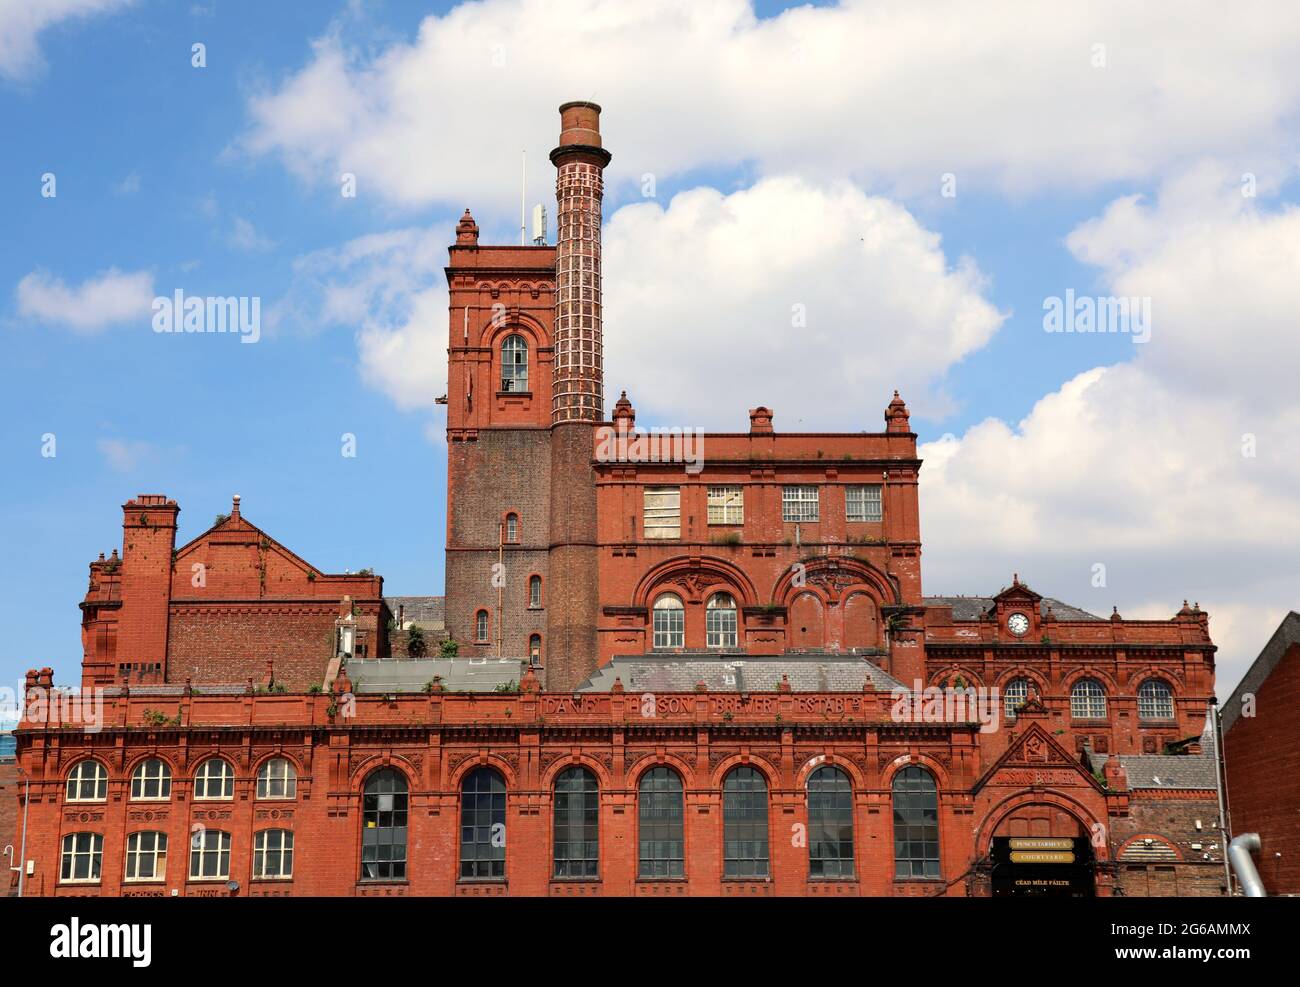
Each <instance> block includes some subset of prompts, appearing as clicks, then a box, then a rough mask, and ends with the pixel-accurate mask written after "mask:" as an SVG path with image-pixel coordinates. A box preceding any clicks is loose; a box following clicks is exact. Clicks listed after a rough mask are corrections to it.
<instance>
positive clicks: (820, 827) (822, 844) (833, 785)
mask: <svg viewBox="0 0 1300 987" xmlns="http://www.w3.org/2000/svg"><path fill="white" fill-rule="evenodd" d="M808 873H809V874H810V875H811V876H812V877H852V876H853V786H852V784H851V783H850V782H849V776H848V775H846V774H845V773H844V772H843V771H841V770H840V769H839V768H835V767H831V766H830V765H824V766H823V767H820V768H818V769H817V770H816V771H814V772H813V773H812V776H811V777H809V779H808Z"/></svg>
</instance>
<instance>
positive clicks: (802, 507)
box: [781, 483, 821, 523]
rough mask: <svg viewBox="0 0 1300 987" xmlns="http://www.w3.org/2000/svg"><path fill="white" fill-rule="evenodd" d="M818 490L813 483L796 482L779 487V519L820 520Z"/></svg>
mask: <svg viewBox="0 0 1300 987" xmlns="http://www.w3.org/2000/svg"><path fill="white" fill-rule="evenodd" d="M820 493H821V492H820V490H819V489H818V488H817V487H816V485H814V484H807V483H797V484H791V485H789V486H785V487H782V488H781V520H782V521H801V522H805V523H809V522H816V521H819V520H821V496H820Z"/></svg>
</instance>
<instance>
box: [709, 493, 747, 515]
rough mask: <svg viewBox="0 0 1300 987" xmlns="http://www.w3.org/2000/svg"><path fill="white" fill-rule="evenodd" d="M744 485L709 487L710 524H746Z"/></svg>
mask: <svg viewBox="0 0 1300 987" xmlns="http://www.w3.org/2000/svg"><path fill="white" fill-rule="evenodd" d="M744 523H745V490H744V488H743V487H709V524H744Z"/></svg>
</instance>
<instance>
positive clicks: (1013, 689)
mask: <svg viewBox="0 0 1300 987" xmlns="http://www.w3.org/2000/svg"><path fill="white" fill-rule="evenodd" d="M1028 698H1029V680H1028V679H1012V680H1011V681H1010V682H1008V683H1007V684H1006V686H1005V687H1003V689H1002V707H1003V716H1005V717H1006V719H1007V722H1010V721H1012V720H1014V719H1015V718H1016V711H1017V710H1019V709H1020V707H1021V706H1023V705H1024V704H1025V700H1026V699H1028Z"/></svg>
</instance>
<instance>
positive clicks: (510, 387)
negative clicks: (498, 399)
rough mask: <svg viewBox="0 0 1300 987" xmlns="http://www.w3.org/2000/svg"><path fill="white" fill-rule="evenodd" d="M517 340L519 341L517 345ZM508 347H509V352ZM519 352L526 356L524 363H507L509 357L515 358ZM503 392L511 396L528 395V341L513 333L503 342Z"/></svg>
mask: <svg viewBox="0 0 1300 987" xmlns="http://www.w3.org/2000/svg"><path fill="white" fill-rule="evenodd" d="M515 340H518V344H517V345H516V344H515ZM507 347H509V351H508V352H507ZM519 352H522V353H523V355H524V359H523V362H522V363H520V362H518V361H514V362H511V363H507V362H506V357H507V355H509V356H512V357H513V356H514V355H515V354H516V353H519ZM501 391H502V393H511V394H516V393H517V394H527V393H528V340H527V339H525V338H524V337H523V336H522V335H521V334H519V333H517V332H512V333H511V334H510V335H509V336H507V337H506V338H505V339H503V340H501Z"/></svg>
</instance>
